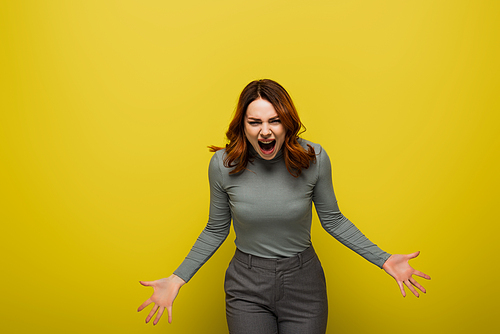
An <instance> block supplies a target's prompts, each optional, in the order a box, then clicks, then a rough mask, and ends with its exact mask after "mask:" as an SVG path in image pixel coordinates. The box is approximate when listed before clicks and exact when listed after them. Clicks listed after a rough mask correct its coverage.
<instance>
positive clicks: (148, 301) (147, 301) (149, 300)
mask: <svg viewBox="0 0 500 334" xmlns="http://www.w3.org/2000/svg"><path fill="white" fill-rule="evenodd" d="M151 303H152V300H151V298H149V299H148V300H146V301H145V302H144V303H142V305H141V306H139V308H138V309H137V312H140V311H142V310H143V309H144V308H145V307H146V306H148V305H149V304H151Z"/></svg>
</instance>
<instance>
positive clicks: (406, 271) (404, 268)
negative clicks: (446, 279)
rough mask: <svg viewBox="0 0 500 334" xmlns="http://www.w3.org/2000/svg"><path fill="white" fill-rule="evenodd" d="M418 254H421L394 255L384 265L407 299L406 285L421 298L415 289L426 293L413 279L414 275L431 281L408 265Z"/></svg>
mask: <svg viewBox="0 0 500 334" xmlns="http://www.w3.org/2000/svg"><path fill="white" fill-rule="evenodd" d="M418 254H420V252H415V253H412V254H405V255H402V254H393V255H391V256H390V257H389V258H388V259H387V261H385V263H384V265H383V266H382V268H383V269H384V270H385V272H386V273H388V274H389V275H391V276H392V277H394V279H395V280H396V282H397V283H398V285H399V289H400V290H401V294H402V295H403V297H406V292H405V289H404V285H406V286H407V287H408V289H410V291H411V292H413V294H414V295H415V296H417V297H418V296H419V294H418V291H417V290H416V289H415V288H417V289H419V290H420V291H422V292H423V293H425V292H426V291H425V289H424V287H423V286H421V285H420V284H419V283H418V282H417V281H416V280H415V279H414V278H413V277H412V276H413V275H417V276H420V277H423V278H425V279H431V277H430V276H429V275H426V274H424V273H423V272H420V271H418V270H415V269H413V268H412V267H411V266H410V264H409V263H408V261H409V260H411V259H413V258H416V257H417V256H418ZM403 284H404V285H403Z"/></svg>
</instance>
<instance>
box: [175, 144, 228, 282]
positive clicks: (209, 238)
mask: <svg viewBox="0 0 500 334" xmlns="http://www.w3.org/2000/svg"><path fill="white" fill-rule="evenodd" d="M208 177H209V181H210V213H209V218H208V223H207V226H206V227H205V229H204V230H203V231H202V232H201V234H200V236H199V237H198V239H197V240H196V242H195V244H194V245H193V247H192V248H191V251H190V252H189V253H188V255H187V256H186V258H185V259H184V261H183V262H182V263H181V265H180V266H179V267H178V268H177V269H176V270H175V271H174V274H175V275H177V276H179V277H180V278H182V279H183V280H184V281H186V282H188V281H189V280H190V279H191V278H192V277H193V275H194V274H195V273H196V272H197V271H198V270H199V269H200V268H201V266H202V265H203V264H205V262H207V261H208V259H209V258H210V257H211V256H212V255H213V254H214V253H215V251H216V250H217V249H218V248H219V246H220V245H221V244H222V243H223V242H224V240H226V238H227V236H228V234H229V229H230V226H231V211H230V208H229V201H228V195H227V193H226V191H225V190H224V187H223V176H222V171H221V168H220V163H219V157H218V154H217V153H216V154H214V155H213V156H212V159H211V160H210V166H209V168H208Z"/></svg>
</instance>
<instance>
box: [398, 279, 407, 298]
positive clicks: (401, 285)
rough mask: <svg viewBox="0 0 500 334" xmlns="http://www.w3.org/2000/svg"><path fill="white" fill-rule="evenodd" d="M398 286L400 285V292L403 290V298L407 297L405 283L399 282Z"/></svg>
mask: <svg viewBox="0 0 500 334" xmlns="http://www.w3.org/2000/svg"><path fill="white" fill-rule="evenodd" d="M398 285H399V290H401V294H402V295H403V297H406V292H405V288H404V286H403V283H402V282H401V281H398Z"/></svg>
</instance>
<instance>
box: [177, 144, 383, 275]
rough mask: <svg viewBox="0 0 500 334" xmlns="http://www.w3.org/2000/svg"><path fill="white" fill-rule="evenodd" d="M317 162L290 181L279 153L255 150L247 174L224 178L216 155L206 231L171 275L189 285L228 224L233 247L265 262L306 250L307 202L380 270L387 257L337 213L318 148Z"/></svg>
mask: <svg viewBox="0 0 500 334" xmlns="http://www.w3.org/2000/svg"><path fill="white" fill-rule="evenodd" d="M299 142H300V144H301V145H302V146H303V147H304V148H306V149H307V144H310V145H311V146H313V147H314V150H315V152H316V159H317V160H316V163H311V165H310V166H309V168H308V169H303V170H302V174H301V175H300V176H299V177H298V178H295V177H293V176H292V175H290V173H289V172H288V170H287V169H286V166H285V161H284V159H283V156H282V152H281V151H280V152H278V154H277V155H276V156H275V157H274V158H273V159H272V160H265V159H263V158H261V157H260V156H259V155H258V154H257V153H256V152H255V151H254V150H253V148H252V149H251V150H252V151H253V154H254V158H253V162H251V163H249V164H248V166H247V170H245V171H243V172H241V173H238V174H233V175H229V172H230V171H231V168H226V167H224V165H223V160H224V153H225V150H220V151H217V152H216V153H215V154H214V155H213V157H212V159H211V161H210V166H209V180H210V213H209V219H208V223H207V226H206V227H205V229H204V230H203V231H202V232H201V234H200V236H199V237H198V239H197V241H196V243H195V244H194V246H193V248H192V249H191V251H190V252H189V254H188V255H187V257H186V258H185V260H184V261H183V262H182V263H181V265H180V266H179V267H178V268H177V269H176V270H175V271H174V274H176V275H177V276H179V277H180V278H182V279H183V280H184V281H186V282H188V281H189V280H190V279H191V277H193V275H194V274H195V273H196V272H197V271H198V269H200V267H201V266H202V265H203V264H204V263H205V262H206V261H207V260H208V259H209V258H210V257H211V256H212V255H213V254H214V253H215V251H216V250H217V249H218V248H219V246H220V245H221V244H222V242H224V240H225V239H226V237H227V236H228V234H229V229H230V226H231V219H232V220H233V226H234V231H235V234H236V240H235V244H236V247H237V248H238V249H239V250H241V251H242V252H245V253H248V254H252V255H255V256H260V257H264V258H281V257H290V256H293V255H296V254H298V253H300V252H302V251H304V250H305V249H306V248H308V247H309V246H310V245H311V221H312V203H313V202H314V206H315V208H316V212H317V213H318V217H319V219H320V221H321V225H322V226H323V228H324V229H325V230H326V231H327V232H328V233H329V234H331V235H332V236H333V237H335V238H336V239H337V240H338V241H340V242H341V243H342V244H344V245H345V246H347V247H349V248H350V249H352V250H353V251H355V252H356V253H358V254H359V255H361V256H362V257H364V258H365V259H366V260H368V261H370V262H372V263H373V264H375V265H377V266H379V267H382V265H383V264H384V262H385V261H386V260H387V259H388V258H389V256H390V254H388V253H386V252H384V251H383V250H381V249H380V248H379V247H377V245H375V244H374V243H372V242H371V241H370V240H368V238H366V237H365V236H364V235H363V233H361V232H360V231H359V230H358V228H356V226H354V224H353V223H351V222H350V221H349V220H348V219H347V218H346V217H345V216H344V215H343V214H342V213H341V212H340V210H339V207H338V205H337V200H336V198H335V193H334V191H333V183H332V172H331V165H330V158H329V157H328V155H327V153H326V152H325V150H324V149H323V148H322V147H321V146H320V145H318V144H313V143H311V142H309V141H306V140H303V139H300V140H299Z"/></svg>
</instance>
